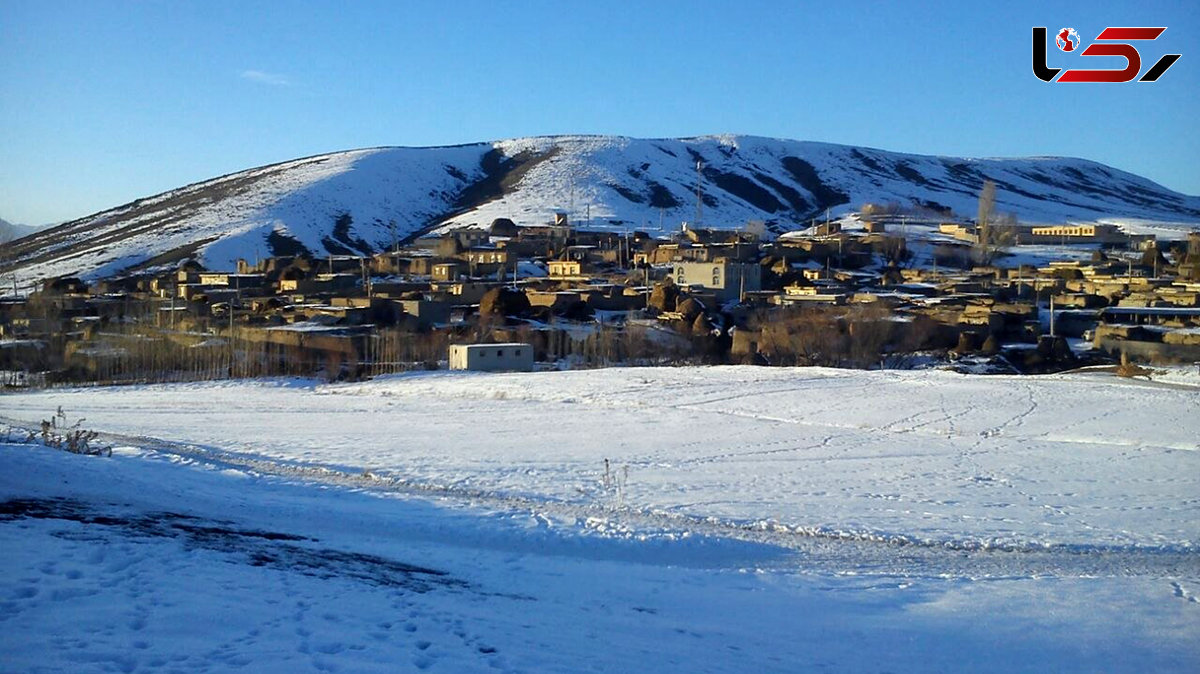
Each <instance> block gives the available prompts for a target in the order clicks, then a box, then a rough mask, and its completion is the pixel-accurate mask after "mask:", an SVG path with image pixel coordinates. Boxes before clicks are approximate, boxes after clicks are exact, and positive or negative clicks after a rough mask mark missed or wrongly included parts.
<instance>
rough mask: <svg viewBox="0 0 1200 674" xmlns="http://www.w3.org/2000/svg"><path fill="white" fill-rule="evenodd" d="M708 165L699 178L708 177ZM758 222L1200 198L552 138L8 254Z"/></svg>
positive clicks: (254, 249) (449, 153)
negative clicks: (482, 230)
mask: <svg viewBox="0 0 1200 674" xmlns="http://www.w3.org/2000/svg"><path fill="white" fill-rule="evenodd" d="M697 163H699V165H700V167H699V169H697ZM698 178H699V181H700V197H701V204H700V208H699V212H700V223H699V224H701V225H703V226H712V227H719V228H733V227H740V226H742V225H743V224H744V223H745V222H746V221H747V220H762V221H764V222H766V223H767V224H768V227H769V228H770V229H771V230H772V231H774V232H777V233H778V232H782V231H787V230H789V229H796V228H798V227H802V226H804V225H806V224H807V222H808V220H809V219H810V218H812V217H814V216H817V215H818V214H823V213H824V212H826V211H827V210H828V211H830V212H833V213H834V214H838V213H843V212H846V211H852V210H855V209H857V208H858V207H859V206H861V204H862V203H864V202H875V203H897V204H900V205H901V206H903V207H907V208H920V209H925V210H926V211H930V212H950V211H952V212H955V213H957V214H959V215H970V214H973V212H974V204H975V202H976V199H977V195H978V192H979V189H980V187H981V186H982V184H983V181H984V180H989V179H990V180H993V181H995V182H996V183H997V188H998V189H997V209H998V210H999V211H1007V212H1013V213H1015V214H1016V215H1017V216H1018V217H1020V218H1021V219H1022V220H1025V221H1035V222H1064V221H1099V220H1105V219H1117V220H1121V219H1128V220H1146V221H1153V222H1167V223H1180V224H1181V225H1184V226H1192V225H1196V224H1197V223H1200V197H1195V196H1190V195H1184V194H1180V193H1178V192H1174V191H1172V190H1170V189H1168V188H1166V187H1163V186H1162V185H1159V184H1157V183H1154V182H1153V181H1150V180H1148V179H1146V178H1142V177H1140V176H1137V175H1134V174H1131V173H1128V172H1125V171H1121V170H1120V169H1116V168H1113V167H1109V166H1105V165H1104V164H1100V163H1098V162H1094V161H1091V160H1086V159H1077V158H1070V157H1024V158H970V157H947V156H936V155H920V154H913V153H901V152H891V151H887V150H881V149H875V148H868V147H861V146H851V145H840V144H835V143H823V142H818V141H794V140H788V139H779V138H767V137H761V136H746V135H734V134H718V135H707V136H691V137H686V138H657V139H639V138H630V137H625V136H605V135H553V136H533V137H525V138H514V139H507V140H497V141H484V142H479V143H465V144H457V145H443V146H432V147H411V146H379V147H373V148H361V149H355V150H346V151H340V152H331V153H324V154H317V155H311V156H308V157H301V158H298V159H291V160H286V161H282V162H276V163H272V164H267V165H264V166H259V167H255V168H251V169H247V170H244V171H238V172H234V173H228V174H225V175H222V176H218V177H215V178H210V179H208V180H202V181H197V182H195V183H191V184H189V185H185V186H182V187H180V188H177V189H174V190H169V191H167V192H163V193H161V194H157V195H153V196H149V197H144V198H141V199H137V200H134V201H132V202H129V203H127V204H123V205H120V206H116V207H114V208H110V209H107V210H104V211H101V212H99V213H96V214H93V215H89V216H86V217H84V218H79V219H76V220H73V221H70V222H67V223H63V224H61V225H58V226H55V227H52V228H49V229H46V230H42V231H40V232H36V233H35V234H33V235H31V236H27V237H25V238H23V239H21V240H19V241H16V242H14V243H13V244H10V245H9V246H6V251H5V252H6V254H5V256H4V258H5V259H6V260H7V262H5V263H3V265H0V273H3V274H5V275H8V274H11V273H16V274H18V275H19V276H21V277H22V278H23V280H28V281H36V280H38V279H42V278H47V277H50V276H58V275H67V274H69V275H79V276H84V277H87V278H99V277H104V276H111V275H114V274H120V273H125V272H128V271H133V270H137V269H143V268H147V267H152V266H156V265H161V264H169V263H173V262H176V261H178V260H181V259H184V258H187V257H197V258H199V259H200V260H201V261H202V262H204V263H205V264H206V265H209V266H212V267H214V268H226V267H230V266H231V265H232V263H233V261H234V260H236V259H237V258H239V257H241V258H247V259H253V258H256V257H262V256H265V255H269V254H285V253H287V252H303V251H306V252H308V253H309V254H313V255H327V254H345V253H351V254H366V253H369V252H373V251H377V250H382V249H385V248H388V247H390V246H391V245H392V243H393V242H395V241H398V240H406V239H411V238H412V237H414V236H417V235H419V234H421V233H424V232H428V231H442V230H446V229H451V228H455V227H461V226H476V227H485V226H487V225H488V224H490V223H491V221H492V220H494V219H496V218H509V219H512V220H514V221H516V222H517V223H518V224H538V223H542V222H546V221H548V220H549V219H551V218H552V217H553V214H554V212H556V211H567V212H569V213H570V214H571V217H572V220H573V221H574V222H575V223H576V224H577V225H578V226H581V227H583V226H586V227H591V228H596V229H606V228H607V229H614V230H627V229H641V230H647V231H650V232H652V233H660V234H661V233H666V232H669V231H673V230H676V229H677V228H678V227H679V223H680V222H681V221H689V222H693V223H695V220H696V214H697V205H696V183H697V179H698Z"/></svg>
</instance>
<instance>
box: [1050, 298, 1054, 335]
mask: <svg viewBox="0 0 1200 674" xmlns="http://www.w3.org/2000/svg"><path fill="white" fill-rule="evenodd" d="M1050 336H1051V337H1053V336H1054V291H1053V290H1051V291H1050Z"/></svg>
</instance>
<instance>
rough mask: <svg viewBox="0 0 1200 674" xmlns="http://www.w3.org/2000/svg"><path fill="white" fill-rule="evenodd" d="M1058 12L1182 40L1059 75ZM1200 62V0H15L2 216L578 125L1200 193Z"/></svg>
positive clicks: (1085, 27)
mask: <svg viewBox="0 0 1200 674" xmlns="http://www.w3.org/2000/svg"><path fill="white" fill-rule="evenodd" d="M1041 25H1045V26H1048V27H1049V29H1050V30H1051V31H1056V30H1057V29H1059V28H1062V27H1066V26H1070V27H1073V28H1076V29H1077V30H1078V32H1079V34H1080V35H1081V36H1082V37H1083V39H1084V40H1085V42H1090V41H1091V39H1092V38H1093V37H1094V36H1095V35H1096V34H1098V33H1099V31H1100V30H1101V29H1103V28H1104V27H1105V26H1122V25H1127V26H1167V27H1168V30H1167V32H1166V33H1165V34H1164V35H1163V36H1162V37H1161V38H1159V39H1158V40H1157V41H1155V42H1153V43H1145V44H1142V45H1139V46H1140V48H1141V51H1142V54H1143V56H1144V61H1145V62H1144V64H1143V69H1147V68H1149V65H1150V63H1152V62H1153V60H1155V59H1157V57H1158V55H1160V54H1162V53H1168V52H1173V53H1181V54H1183V58H1181V59H1180V60H1179V62H1178V63H1176V64H1175V66H1174V67H1173V68H1172V69H1171V70H1170V71H1168V72H1167V74H1166V75H1164V76H1163V78H1162V79H1161V80H1160V81H1159V82H1156V83H1153V84H1145V83H1143V84H1138V83H1130V84H1120V85H1117V84H1103V85H1096V84H1091V85H1080V84H1072V85H1068V84H1047V83H1043V82H1041V81H1040V80H1038V79H1036V78H1035V77H1034V76H1033V75H1032V73H1031V70H1030V29H1031V27H1032V26H1041ZM1050 59H1051V65H1052V66H1064V67H1072V66H1075V67H1084V66H1088V65H1090V66H1091V67H1119V66H1121V65H1123V63H1122V62H1121V60H1120V59H1116V58H1107V57H1093V58H1091V59H1087V60H1082V59H1083V57H1080V56H1079V55H1078V54H1069V55H1068V54H1062V53H1060V52H1058V51H1057V50H1056V49H1054V48H1053V47H1051V49H1050ZM1072 59H1074V60H1072ZM1089 60H1090V61H1091V63H1090V64H1088V63H1087V61H1089ZM1197 64H1200V3H1196V2H1182V1H1178V2H1153V1H1146V2H1138V3H1115V2H1079V3H1048V2H1039V3H1013V2H995V3H990V2H989V3H984V2H979V3H972V2H953V3H929V4H918V3H907V2H892V3H860V2H838V3H831V2H812V3H808V2H784V1H782V0H780V1H777V2H753V1H750V2H739V3H736V4H735V3H733V2H707V1H704V0H693V1H692V2H674V1H670V0H654V1H653V2H621V1H617V0H613V1H610V2H596V1H592V2H571V1H569V0H558V1H557V2H539V1H533V0H531V1H528V2H506V1H503V0H491V1H489V2H465V1H464V2H456V1H454V0H442V1H441V2H421V1H418V0H402V1H398V2H397V1H392V2H367V1H358V2H302V1H300V0H290V1H286V2H254V1H250V0H240V1H236V2H233V1H226V0H207V1H204V2H188V1H185V0H174V1H152V0H147V1H143V2H104V1H101V0H92V1H89V2H57V1H55V0H33V1H27V0H0V217H3V218H5V219H7V220H11V221H15V222H25V223H30V224H43V223H47V222H53V221H60V220H65V219H70V218H74V217H80V216H83V215H87V214H89V213H92V212H95V211H98V210H101V209H104V208H107V207H111V206H115V205H118V204H121V203H125V202H127V201H130V200H132V199H135V198H138V197H142V196H149V195H151V194H155V193H158V192H161V191H164V190H167V189H171V188H173V187H178V186H180V185H183V184H186V183H190V182H195V181H197V180H203V179H206V178H210V177H214V176H217V175H221V174H224V173H229V172H233V171H238V170H241V169H245V168H250V167H252V166H258V165H262V164H267V163H271V162H276V161H282V160H286V159H292V158H296V157H301V156H306V155H311V154H318V153H322V152H330V151H336V150H343V149H350V148H356V147H367V146H378V145H442V144H454V143H467V142H475V141H481V140H494V139H499V138H509V137H516V136H526V135H543V134H557V133H605V134H610V133H611V134H622V135H629V136H638V137H666V136H689V135H698V134H709V133H727V132H728V133H746V134H755V135H764V136H776V137H782V138H794V139H802V140H819V141H829V142H836V143H847V144H854V145H867V146H872V147H879V148H884V149H889V150H898V151H906V152H918V153H928V154H952V155H963V156H1021V155H1068V156H1079V157H1085V158H1088V159H1094V160H1097V161H1101V162H1104V163H1106V164H1110V165H1112V166H1116V167H1118V168H1121V169H1125V170H1128V171H1132V172H1134V173H1139V174H1141V175H1145V176H1147V177H1149V178H1151V179H1152V180H1155V181H1157V182H1159V183H1162V184H1163V185H1166V186H1167V187H1170V188H1172V189H1175V190H1179V191H1182V192H1185V193H1188V194H1200V162H1198V161H1197V158H1198V157H1200V137H1198V136H1200V134H1197V131H1196V129H1197V127H1198V125H1197V123H1196V121H1195V120H1197V119H1200V102H1198V98H1197V97H1198V96H1200V66H1198V65H1197Z"/></svg>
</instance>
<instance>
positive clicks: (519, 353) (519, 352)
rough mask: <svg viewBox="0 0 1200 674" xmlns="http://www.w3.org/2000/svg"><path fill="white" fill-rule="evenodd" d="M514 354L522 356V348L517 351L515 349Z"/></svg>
mask: <svg viewBox="0 0 1200 674" xmlns="http://www.w3.org/2000/svg"><path fill="white" fill-rule="evenodd" d="M513 355H514V356H517V357H520V356H521V350H520V349H517V350H516V351H514V352H513Z"/></svg>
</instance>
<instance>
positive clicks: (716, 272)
mask: <svg viewBox="0 0 1200 674" xmlns="http://www.w3.org/2000/svg"><path fill="white" fill-rule="evenodd" d="M712 284H713V285H714V286H719V285H721V268H720V267H713V282H712Z"/></svg>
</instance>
